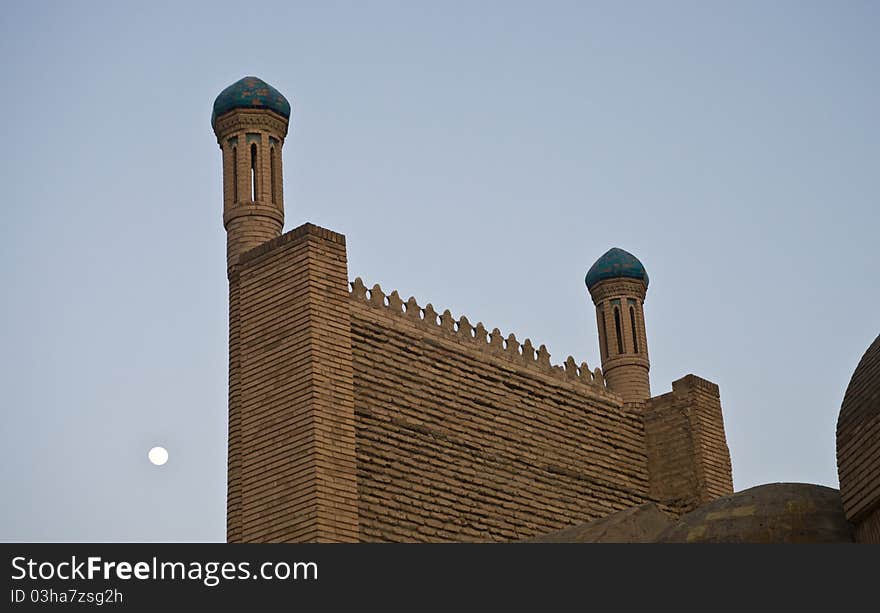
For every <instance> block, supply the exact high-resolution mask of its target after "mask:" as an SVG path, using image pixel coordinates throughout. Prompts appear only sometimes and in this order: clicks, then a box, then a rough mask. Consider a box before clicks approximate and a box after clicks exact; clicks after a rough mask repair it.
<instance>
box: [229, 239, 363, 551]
mask: <svg viewBox="0 0 880 613" xmlns="http://www.w3.org/2000/svg"><path fill="white" fill-rule="evenodd" d="M238 268H239V282H238V287H239V302H238V320H239V354H238V358H239V369H238V373H239V376H238V383H239V388H240V389H239V399H240V400H239V404H240V406H239V410H238V413H239V416H238V417H237V418H236V419H235V420H233V419H232V414H233V411H232V404H230V483H231V484H237V485H236V487H238V488H239V491H240V507H239V508H235V506H234V505H235V503H234V502H231V503H230V504H231V506H230V508H231V509H232V510H233V511H235V513H236V514H238V515H239V516H240V525H241V531H240V533H238V532H235V530H234V529H233V530H231V531H230V535H233V534H234V535H236V539H235V540H241V541H245V542H306V541H310V542H346V541H357V540H358V502H357V500H358V499H357V462H356V456H355V418H354V383H353V376H352V357H351V323H350V313H349V296H348V270H347V262H346V252H345V237H344V236H342V235H341V234H336V233H334V232H331V231H329V230H325V229H323V228H318V227H317V226H313V225H311V224H306V225H304V226H300V227H299V228H296V229H295V230H292V231H291V232H288V233H287V234H284V235H282V236H280V237H278V238H277V239H274V240H272V241H270V242H268V243H265V244H263V245H261V246H259V247H257V248H255V249H252V250H251V251H249V252H247V253H245V254H244V255H243V256H242V257H241V259H240V261H239V267H238ZM236 430H237V431H236ZM233 443H234V444H235V445H237V446H238V447H239V449H238V452H237V453H236V450H234V449H233ZM236 457H240V468H239V471H240V472H239V474H238V475H236V474H235V473H234V466H235V463H234V458H236ZM232 491H233V490H232V488H231V489H230V492H232ZM231 525H235V520H233V521H232V523H231Z"/></svg>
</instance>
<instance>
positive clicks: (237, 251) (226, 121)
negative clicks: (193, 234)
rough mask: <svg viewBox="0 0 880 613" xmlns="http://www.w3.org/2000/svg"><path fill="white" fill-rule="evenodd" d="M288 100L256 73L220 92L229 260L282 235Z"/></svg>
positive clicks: (215, 123)
mask: <svg viewBox="0 0 880 613" xmlns="http://www.w3.org/2000/svg"><path fill="white" fill-rule="evenodd" d="M289 119H290V103H289V102H288V101H287V100H286V99H285V98H284V96H282V95H281V94H280V93H279V92H278V91H277V90H276V89H275V88H274V87H272V86H271V85H269V84H267V83H266V82H264V81H262V80H260V79H258V78H256V77H245V78H243V79H240V80H239V81H236V82H235V83H233V84H232V85H230V86H229V87H227V88H226V89H224V90H223V91H222V92H220V95H219V96H217V99H216V100H215V101H214V112H213V113H212V114H211V126H212V127H213V128H214V134H216V135H217V144H219V145H220V149H221V150H222V151H223V225H224V226H225V227H226V265H227V268H228V270H229V271H231V269H232V267H233V266H234V264H235V263H236V261H237V260H238V256H240V255H241V254H242V253H244V252H245V251H247V250H248V249H250V248H252V247H256V246H257V245H261V244H263V243H265V242H266V241H268V240H271V239H273V238H275V237H276V236H280V234H281V228H282V227H283V226H284V191H283V190H282V188H281V183H282V181H281V147H282V146H283V145H284V137H285V136H287V125H288V122H289Z"/></svg>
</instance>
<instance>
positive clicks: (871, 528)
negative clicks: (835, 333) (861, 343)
mask: <svg viewBox="0 0 880 613" xmlns="http://www.w3.org/2000/svg"><path fill="white" fill-rule="evenodd" d="M837 472H838V476H839V477H840V495H841V498H842V499H843V508H844V510H845V512H846V516H847V518H848V519H849V520H850V521H851V522H853V523H854V524H856V526H857V528H856V536H857V538H858V539H859V540H860V541H862V542H873V543H880V336H878V337H877V338H876V339H875V340H874V342H873V343H872V344H871V346H870V347H869V348H868V350H867V351H866V352H865V354H864V355H863V356H862V359H861V360H860V361H859V364H858V366H857V367H856V370H855V372H853V375H852V378H851V379H850V382H849V385H848V386H847V388H846V394H845V395H844V398H843V403H842V405H841V408H840V414H839V416H838V418H837Z"/></svg>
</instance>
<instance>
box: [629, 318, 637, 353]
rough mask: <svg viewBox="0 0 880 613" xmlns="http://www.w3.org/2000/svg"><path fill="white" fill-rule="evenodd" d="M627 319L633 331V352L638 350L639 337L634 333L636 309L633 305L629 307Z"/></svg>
mask: <svg viewBox="0 0 880 613" xmlns="http://www.w3.org/2000/svg"><path fill="white" fill-rule="evenodd" d="M629 321H630V324H631V327H632V333H633V351H634V352H635V353H638V352H639V337H638V334H636V310H635V308H634V307H629Z"/></svg>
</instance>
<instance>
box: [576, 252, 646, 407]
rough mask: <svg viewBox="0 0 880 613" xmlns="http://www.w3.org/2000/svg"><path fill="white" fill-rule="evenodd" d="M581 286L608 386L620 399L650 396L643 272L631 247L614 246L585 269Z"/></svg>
mask: <svg viewBox="0 0 880 613" xmlns="http://www.w3.org/2000/svg"><path fill="white" fill-rule="evenodd" d="M585 282H586V284H587V289H588V290H589V291H590V295H591V296H592V298H593V303H594V304H595V305H596V320H597V324H598V328H599V353H600V355H601V356H602V371H603V372H604V374H605V381H606V382H607V385H608V387H609V388H611V389H612V390H613V391H615V392H617V393H618V394H620V395H621V396H622V397H623V399H624V401H625V402H644V401H646V400H648V399H649V398H650V397H651V384H650V380H649V378H648V371H649V370H650V368H651V363H650V362H649V360H648V339H647V335H646V333H645V313H644V302H645V293H646V292H647V290H648V273H647V272H645V267H644V266H642V263H641V262H639V260H638V258H636V257H635V256H634V255H632V254H631V253H627V252H626V251H624V250H623V249H618V248H617V247H614V248H612V249H609V250H608V251H607V252H606V253H605V255H603V256H602V257H600V258H599V259H598V260H596V263H595V264H593V266H592V267H591V268H590V270H589V272H587V276H586V279H585Z"/></svg>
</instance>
